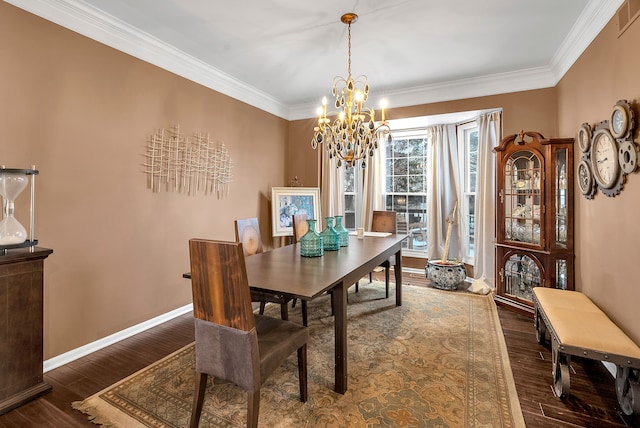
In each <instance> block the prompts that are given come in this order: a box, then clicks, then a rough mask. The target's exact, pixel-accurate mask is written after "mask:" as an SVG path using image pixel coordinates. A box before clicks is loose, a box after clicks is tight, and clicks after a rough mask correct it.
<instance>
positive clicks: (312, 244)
mask: <svg viewBox="0 0 640 428" xmlns="http://www.w3.org/2000/svg"><path fill="white" fill-rule="evenodd" d="M307 224H308V225H309V230H307V233H305V234H304V235H303V236H302V238H300V255H301V256H302V257H320V256H321V255H323V254H324V245H323V238H322V236H320V234H319V233H318V232H316V221H315V220H307Z"/></svg>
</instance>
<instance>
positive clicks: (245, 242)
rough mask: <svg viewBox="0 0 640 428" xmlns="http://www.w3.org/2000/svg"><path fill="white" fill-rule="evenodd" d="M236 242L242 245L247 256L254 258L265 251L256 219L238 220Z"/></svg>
mask: <svg viewBox="0 0 640 428" xmlns="http://www.w3.org/2000/svg"><path fill="white" fill-rule="evenodd" d="M234 223H235V227H236V241H238V242H241V243H242V248H243V250H244V255H245V256H252V255H254V254H258V253H261V252H262V251H263V245H262V237H261V236H260V226H259V225H258V219H257V218H255V217H252V218H247V219H243V220H236V221H235V222H234Z"/></svg>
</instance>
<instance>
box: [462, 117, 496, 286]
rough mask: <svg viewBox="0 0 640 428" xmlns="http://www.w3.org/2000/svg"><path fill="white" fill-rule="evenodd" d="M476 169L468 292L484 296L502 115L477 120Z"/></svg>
mask: <svg viewBox="0 0 640 428" xmlns="http://www.w3.org/2000/svg"><path fill="white" fill-rule="evenodd" d="M477 120H478V169H477V174H476V177H477V178H476V180H477V182H476V198H475V207H474V212H475V251H474V261H473V271H474V279H473V283H472V284H471V286H470V287H469V291H471V292H474V293H480V294H487V293H489V292H491V290H493V289H494V288H495V248H494V244H495V241H496V231H495V200H496V195H495V182H496V181H495V170H496V167H495V153H493V148H494V147H496V146H497V145H498V143H499V142H500V140H501V139H502V112H500V111H494V112H490V113H487V114H483V115H481V116H479V117H478V119H477Z"/></svg>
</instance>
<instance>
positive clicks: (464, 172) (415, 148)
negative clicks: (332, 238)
mask: <svg viewBox="0 0 640 428" xmlns="http://www.w3.org/2000/svg"><path fill="white" fill-rule="evenodd" d="M479 114H480V112H478V111H474V112H465V113H459V114H445V115H437V116H427V117H420V118H411V119H400V120H392V121H390V125H391V129H392V135H393V141H392V142H391V143H390V144H389V143H385V144H383V145H382V146H381V148H380V149H379V150H384V152H383V153H384V156H385V189H384V195H383V201H382V206H383V207H384V209H386V210H390V211H395V212H396V213H397V229H398V232H399V233H406V234H407V235H409V239H407V240H405V242H404V243H403V253H404V254H407V255H413V256H418V257H420V256H422V257H424V256H425V255H426V252H427V244H428V242H429V230H428V216H429V213H428V212H427V196H428V195H429V186H430V183H429V181H430V176H431V167H430V165H431V159H430V155H431V154H430V149H429V144H428V139H427V128H428V127H429V126H432V125H435V124H444V123H458V124H459V125H458V126H457V138H458V147H459V153H458V155H459V163H460V171H459V183H460V193H461V201H459V204H458V208H459V210H460V218H461V225H460V227H461V229H460V230H461V238H462V247H463V248H462V251H463V258H464V262H466V263H473V257H474V249H475V234H474V227H475V221H474V220H475V213H474V204H475V195H476V178H477V176H476V173H477V163H478V126H477V123H476V122H475V121H474V120H473V119H474V118H475V117H477V116H478V115H479ZM362 175H363V174H362V170H361V168H346V169H345V175H344V177H345V178H344V180H345V222H344V224H345V227H346V228H347V229H355V228H356V227H359V226H361V225H360V224H359V223H360V221H361V218H362V216H361V212H362V197H361V195H362V188H363V185H362Z"/></svg>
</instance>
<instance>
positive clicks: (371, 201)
mask: <svg viewBox="0 0 640 428" xmlns="http://www.w3.org/2000/svg"><path fill="white" fill-rule="evenodd" d="M381 140H385V139H384V138H381ZM386 152H387V149H386V141H381V142H380V146H379V147H378V150H376V152H375V154H374V155H373V158H367V162H368V163H367V167H366V168H365V169H364V171H363V180H364V185H363V192H362V193H363V195H362V227H364V229H365V230H371V219H372V217H373V211H378V210H383V209H384V203H383V200H382V198H383V196H382V195H383V192H384V184H385V168H384V166H385V162H386V156H385V154H386ZM354 168H361V167H360V166H357V167H354Z"/></svg>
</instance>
